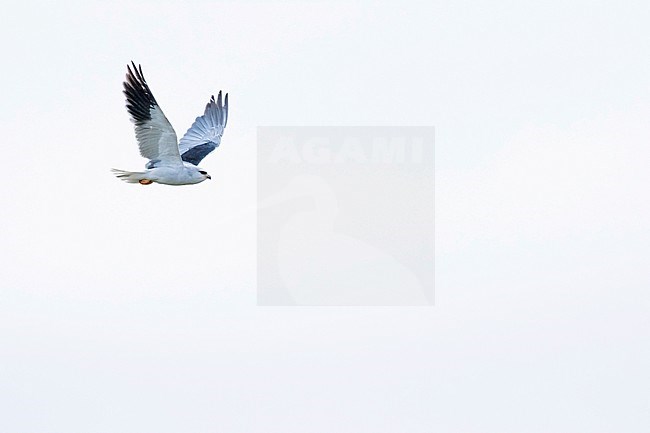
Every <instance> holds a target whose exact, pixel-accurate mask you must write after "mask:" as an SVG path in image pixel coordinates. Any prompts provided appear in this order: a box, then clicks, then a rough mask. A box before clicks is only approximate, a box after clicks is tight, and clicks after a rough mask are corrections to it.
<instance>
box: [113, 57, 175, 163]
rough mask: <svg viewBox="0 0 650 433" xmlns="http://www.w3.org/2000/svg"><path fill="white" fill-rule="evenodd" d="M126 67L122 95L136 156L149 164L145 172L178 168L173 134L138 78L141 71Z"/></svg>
mask: <svg viewBox="0 0 650 433" xmlns="http://www.w3.org/2000/svg"><path fill="white" fill-rule="evenodd" d="M131 65H133V69H131V67H129V66H128V65H127V66H126V67H127V70H128V71H127V74H126V81H125V82H124V95H126V109H127V110H128V111H129V114H130V115H131V121H132V122H133V123H135V137H136V139H137V140H138V146H139V147H140V155H142V156H144V157H145V158H148V159H149V160H150V161H149V163H148V164H147V168H152V167H154V166H157V165H182V163H183V162H182V161H181V156H180V153H179V151H178V144H177V138H176V132H175V131H174V128H172V125H171V124H170V123H169V120H167V118H166V117H165V114H164V113H163V112H162V110H161V109H160V107H159V106H158V103H157V102H156V98H154V97H153V94H152V93H151V89H149V86H148V85H147V82H146V81H145V79H144V75H142V67H141V66H138V67H137V68H136V66H135V63H133V62H131Z"/></svg>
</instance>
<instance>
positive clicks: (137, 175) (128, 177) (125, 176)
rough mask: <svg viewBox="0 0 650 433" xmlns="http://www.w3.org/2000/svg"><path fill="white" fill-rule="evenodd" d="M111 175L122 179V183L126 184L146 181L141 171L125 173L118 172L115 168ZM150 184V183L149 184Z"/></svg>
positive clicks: (123, 171) (122, 171)
mask: <svg viewBox="0 0 650 433" xmlns="http://www.w3.org/2000/svg"><path fill="white" fill-rule="evenodd" d="M111 171H112V172H113V174H114V175H115V176H117V177H118V178H120V179H122V180H123V181H124V182H128V183H139V182H140V181H141V180H146V179H147V178H146V174H145V173H144V172H141V171H139V172H138V171H125V170H118V169H117V168H113V169H111ZM149 183H151V182H149Z"/></svg>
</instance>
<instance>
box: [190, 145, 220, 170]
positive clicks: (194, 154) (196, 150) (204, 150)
mask: <svg viewBox="0 0 650 433" xmlns="http://www.w3.org/2000/svg"><path fill="white" fill-rule="evenodd" d="M217 147H219V145H218V144H215V143H214V142H212V141H208V142H207V143H203V144H199V145H198V146H194V147H193V148H191V149H189V150H188V151H187V152H185V153H184V154H182V155H181V158H182V159H183V161H186V162H189V163H190V164H194V165H199V162H201V160H202V159H203V158H205V156H206V155H207V154H208V153H210V152H212V151H213V150H214V149H216V148H217Z"/></svg>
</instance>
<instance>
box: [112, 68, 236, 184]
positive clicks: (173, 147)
mask: <svg viewBox="0 0 650 433" xmlns="http://www.w3.org/2000/svg"><path fill="white" fill-rule="evenodd" d="M131 65H133V69H131V68H130V67H129V66H128V65H127V74H126V81H125V82H124V94H125V95H126V109H127V110H128V111H129V114H130V115H131V121H132V122H133V123H134V124H135V137H136V139H137V140H138V146H139V147H140V155H142V156H143V157H145V158H147V159H148V160H149V162H147V165H146V170H145V171H138V172H132V171H124V170H117V169H113V173H115V175H116V176H117V177H119V178H120V179H122V180H124V181H126V182H129V183H140V184H142V185H149V184H151V183H154V182H157V183H163V184H166V185H191V184H195V183H200V182H203V181H204V180H206V179H211V177H210V175H209V174H208V173H207V172H206V171H204V170H202V169H201V168H199V167H197V165H198V164H199V162H201V160H202V159H203V158H205V156H206V155H207V154H208V153H210V152H212V151H213V150H214V149H216V148H217V147H218V146H219V144H220V143H221V136H222V135H223V130H224V128H225V127H226V123H227V122H228V94H227V93H226V97H225V98H224V101H223V103H222V101H221V91H219V95H218V96H217V100H216V101H215V100H214V96H212V97H211V98H210V102H208V105H206V107H205V113H204V114H203V116H200V117H197V118H196V120H195V121H194V123H193V124H192V126H191V127H190V129H188V130H187V132H186V133H185V135H184V136H183V138H181V141H180V142H178V140H177V138H176V132H175V131H174V128H173V127H172V125H171V124H170V123H169V120H167V118H166V117H165V114H163V112H162V110H161V109H160V107H159V106H158V103H157V102H156V99H155V98H154V97H153V94H152V93H151V90H150V89H149V86H148V85H147V82H146V81H145V79H144V75H143V74H142V67H141V66H138V67H137V68H136V66H135V63H133V62H131Z"/></svg>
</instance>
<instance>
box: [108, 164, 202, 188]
mask: <svg viewBox="0 0 650 433" xmlns="http://www.w3.org/2000/svg"><path fill="white" fill-rule="evenodd" d="M113 173H114V174H115V175H116V176H117V177H118V178H120V179H122V180H123V181H125V182H128V183H139V182H140V181H146V180H150V181H152V182H156V183H162V184H165V185H192V184H195V183H201V182H203V181H204V180H206V179H207V176H205V175H203V174H201V173H199V172H198V168H197V167H195V166H193V165H191V164H188V165H183V166H162V167H155V168H150V169H147V170H145V171H140V172H133V171H124V170H117V169H113Z"/></svg>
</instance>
